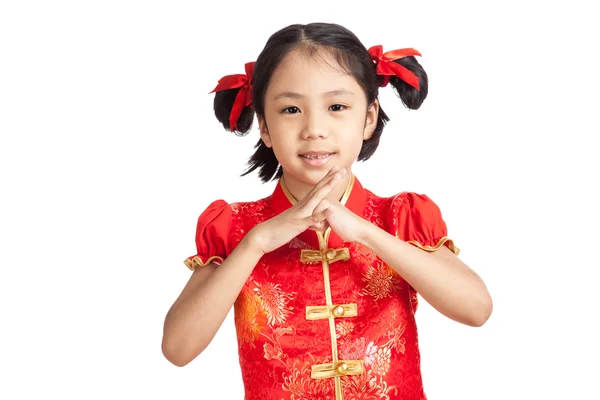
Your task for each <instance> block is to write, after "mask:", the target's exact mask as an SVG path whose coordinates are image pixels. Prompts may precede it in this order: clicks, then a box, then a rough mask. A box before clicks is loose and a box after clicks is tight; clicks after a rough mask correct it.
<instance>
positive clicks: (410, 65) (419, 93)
mask: <svg viewBox="0 0 600 400" xmlns="http://www.w3.org/2000/svg"><path fill="white" fill-rule="evenodd" d="M394 62H395V63H396V64H399V65H402V66H403V67H405V68H406V69H408V70H409V71H410V72H412V73H413V74H414V75H415V76H416V77H417V78H419V89H418V90H417V89H416V88H415V87H413V86H411V85H409V84H408V83H406V82H405V81H404V80H402V79H400V78H398V77H397V76H395V75H392V76H390V77H389V80H390V84H391V85H392V87H393V88H394V92H395V93H396V95H397V96H398V97H400V99H401V100H402V103H404V105H405V106H406V107H407V108H410V109H412V110H417V109H418V108H419V107H421V104H423V101H425V98H426V97H427V91H428V89H429V83H428V80H427V74H426V73H425V70H424V69H423V67H422V66H421V64H419V62H418V61H417V59H416V58H415V57H412V56H410V57H402V58H400V59H398V60H394Z"/></svg>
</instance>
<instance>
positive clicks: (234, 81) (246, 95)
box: [209, 62, 255, 132]
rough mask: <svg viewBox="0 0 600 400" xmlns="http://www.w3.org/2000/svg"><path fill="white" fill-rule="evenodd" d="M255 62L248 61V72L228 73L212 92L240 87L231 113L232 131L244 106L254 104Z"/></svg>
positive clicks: (230, 127)
mask: <svg viewBox="0 0 600 400" xmlns="http://www.w3.org/2000/svg"><path fill="white" fill-rule="evenodd" d="M254 64H255V62H249V63H246V65H245V69H246V74H235V75H227V76H224V77H223V78H221V79H219V83H218V84H217V87H215V88H214V89H213V90H212V91H211V92H210V93H214V92H220V91H222V90H228V89H237V88H240V91H239V92H238V94H237V95H236V96H235V100H234V102H233V106H232V108H231V113H230V114H229V130H230V131H232V132H233V131H234V130H236V129H237V120H238V118H239V117H240V115H241V114H242V111H244V107H247V106H249V105H251V104H252V84H251V82H252V76H253V74H254ZM210 93H209V94H210Z"/></svg>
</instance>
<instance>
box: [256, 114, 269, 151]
mask: <svg viewBox="0 0 600 400" xmlns="http://www.w3.org/2000/svg"><path fill="white" fill-rule="evenodd" d="M256 118H257V119H258V127H259V129H260V138H261V139H262V141H263V142H264V144H265V146H267V147H271V135H269V129H268V128H267V122H266V121H265V119H264V118H263V117H261V116H260V115H256Z"/></svg>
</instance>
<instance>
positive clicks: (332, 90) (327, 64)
mask: <svg viewBox="0 0 600 400" xmlns="http://www.w3.org/2000/svg"><path fill="white" fill-rule="evenodd" d="M264 110H265V116H264V119H263V118H260V117H259V118H258V121H259V125H260V132H261V138H262V140H263V141H264V143H265V145H267V146H268V147H272V148H273V151H274V153H275V156H276V157H277V160H278V161H279V163H280V164H281V166H282V168H283V174H284V179H285V180H286V182H288V181H290V180H294V181H298V183H304V184H310V185H314V184H316V183H317V182H318V181H319V180H320V179H321V178H323V176H324V175H325V174H326V173H327V172H328V171H329V170H330V169H331V168H332V167H333V166H334V165H337V166H339V167H342V168H346V169H347V170H348V171H350V170H351V166H352V164H353V163H354V161H356V159H357V158H358V155H359V153H360V150H361V147H362V144H363V140H366V139H369V138H370V137H371V135H372V134H373V131H374V130H375V127H376V126H377V114H378V111H379V104H378V103H377V101H375V103H374V104H372V105H369V106H367V99H366V96H365V93H364V92H363V90H362V88H361V87H360V86H359V84H358V82H357V81H356V79H355V78H354V77H353V76H352V75H350V74H348V73H346V72H345V71H343V69H342V68H340V67H339V66H338V65H337V63H336V61H335V59H334V58H332V57H330V56H328V55H326V54H323V56H322V57H313V58H311V57H306V55H305V54H303V53H302V52H301V51H297V50H295V51H292V52H290V53H288V55H287V56H286V57H285V58H284V59H283V60H282V62H281V64H279V66H278V67H277V69H276V70H275V72H274V74H273V76H272V77H271V81H270V82H269V86H268V88H267V92H266V94H265V107H264ZM347 176H349V174H347Z"/></svg>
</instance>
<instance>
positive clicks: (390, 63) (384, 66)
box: [369, 45, 421, 90]
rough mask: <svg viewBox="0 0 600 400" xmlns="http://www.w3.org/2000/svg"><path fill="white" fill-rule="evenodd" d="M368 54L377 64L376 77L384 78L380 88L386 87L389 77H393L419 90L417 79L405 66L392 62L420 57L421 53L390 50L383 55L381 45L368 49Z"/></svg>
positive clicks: (407, 50) (412, 50)
mask: <svg viewBox="0 0 600 400" xmlns="http://www.w3.org/2000/svg"><path fill="white" fill-rule="evenodd" d="M369 54H370V55H371V58H372V59H373V61H375V62H376V63H377V75H381V76H383V77H384V80H383V83H382V84H381V86H382V87H385V86H387V84H388V83H389V81H390V78H389V77H390V76H391V75H395V76H397V77H398V78H400V79H402V80H403V81H404V82H406V83H408V84H409V85H411V86H412V87H414V88H415V89H417V90H419V78H418V77H417V76H416V75H415V74H413V73H412V71H410V70H409V69H408V68H406V67H405V66H403V65H400V64H398V63H396V62H394V60H398V59H400V58H403V57H408V56H420V55H421V53H419V52H418V51H417V50H415V49H410V48H409V49H398V50H391V51H388V52H385V53H384V52H383V47H382V46H381V45H377V46H373V47H371V48H370V49H369Z"/></svg>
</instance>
